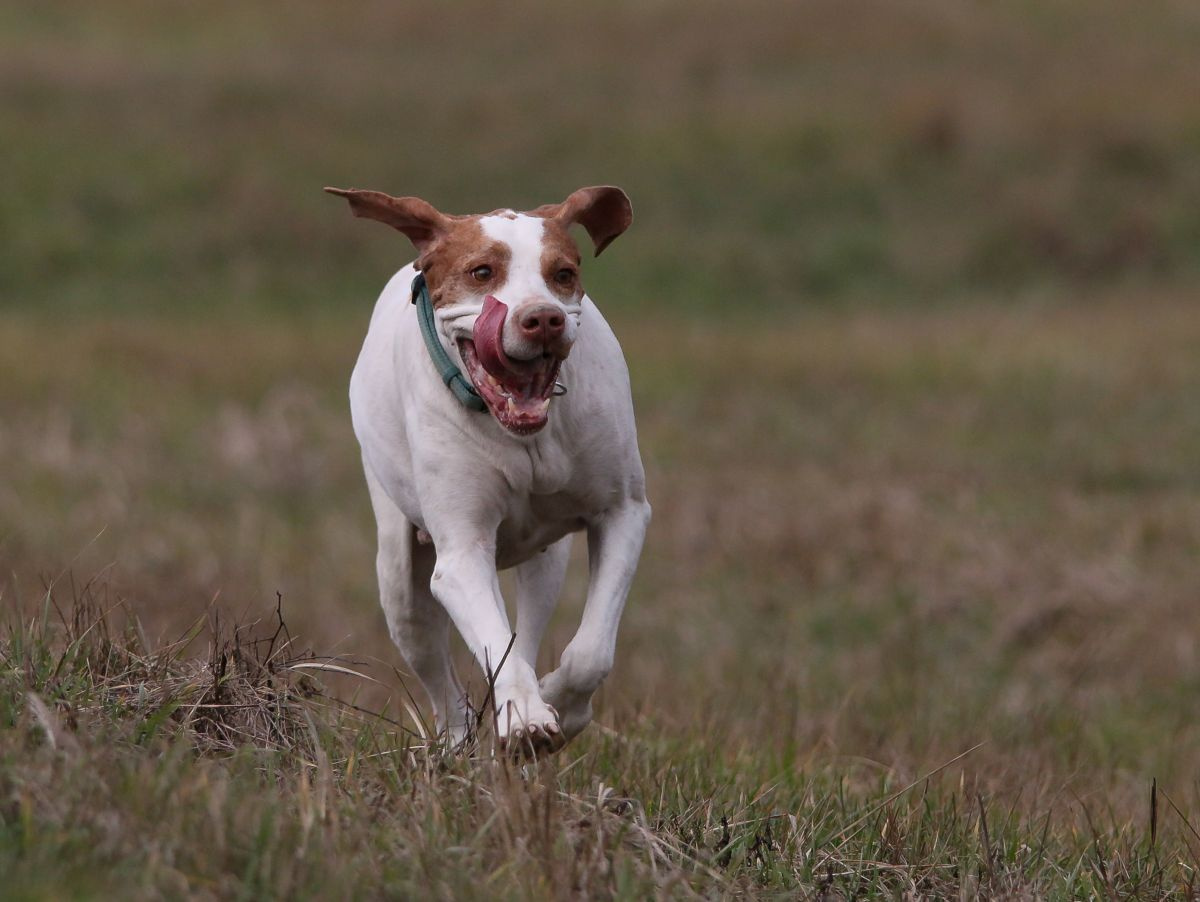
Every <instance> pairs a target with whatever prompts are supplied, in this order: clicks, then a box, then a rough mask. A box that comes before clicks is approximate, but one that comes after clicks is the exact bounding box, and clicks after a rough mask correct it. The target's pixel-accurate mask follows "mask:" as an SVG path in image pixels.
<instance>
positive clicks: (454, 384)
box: [412, 273, 487, 411]
mask: <svg viewBox="0 0 1200 902" xmlns="http://www.w3.org/2000/svg"><path fill="white" fill-rule="evenodd" d="M412 302H413V303H414V304H415V305H416V306H417V321H418V322H419V323H420V324H421V337H422V338H424V339H425V348H426V350H428V351H429V356H430V357H431V358H432V359H433V365H434V366H436V367H437V371H438V375H439V376H441V377H442V381H443V382H444V383H446V388H448V389H450V391H452V392H454V397H456V398H458V400H459V403H460V404H462V406H463V407H465V408H467V410H479V411H483V410H487V405H486V404H484V403H483V398H481V397H479V393H478V392H477V391H475V386H473V385H472V384H471V380H470V379H468V378H467V377H466V376H464V375H463V374H462V370H460V369H459V368H458V367H457V366H455V365H454V361H453V360H451V359H450V355H449V354H447V353H446V349H445V348H444V347H442V343H441V342H440V341H438V337H437V328H436V326H435V325H434V320H433V301H431V300H430V299H429V286H428V285H426V284H425V274H424V273H417V277H416V278H415V279H413V282H412Z"/></svg>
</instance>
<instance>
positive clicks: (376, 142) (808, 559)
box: [0, 0, 1200, 898]
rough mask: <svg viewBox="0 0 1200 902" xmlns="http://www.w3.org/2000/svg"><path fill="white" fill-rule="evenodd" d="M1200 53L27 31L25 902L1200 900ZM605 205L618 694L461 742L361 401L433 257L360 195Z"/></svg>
mask: <svg viewBox="0 0 1200 902" xmlns="http://www.w3.org/2000/svg"><path fill="white" fill-rule="evenodd" d="M481 17H483V18H484V19H486V23H487V24H486V27H481V26H480V24H479V23H480V20H481ZM1198 27H1200V20H1197V17H1196V15H1195V13H1194V11H1193V10H1192V9H1191V7H1190V6H1188V5H1187V4H1185V3H1176V2H1163V3H1153V4H1141V5H1139V6H1138V7H1137V8H1134V7H1131V6H1129V5H1127V4H1122V3H1117V2H1111V3H1110V2H1089V3H1087V4H1083V3H1061V4H1055V5H1053V6H1052V7H1050V6H1045V5H1031V4H1015V5H1014V4H1009V5H1002V6H995V7H987V8H985V7H983V6H978V5H977V6H973V7H970V8H967V7H964V6H963V5H962V4H960V3H957V2H952V0H945V2H942V0H922V2H919V3H913V4H903V5H897V4H893V3H885V2H871V3H868V4H867V5H866V6H865V7H861V8H859V7H854V8H852V7H851V6H848V5H847V4H844V3H839V2H824V0H821V2H812V3H805V4H799V5H793V6H789V7H787V8H786V10H785V9H783V8H782V7H780V6H779V5H778V4H772V3H768V2H766V0H762V2H760V0H754V2H751V3H750V4H748V5H747V4H740V5H730V4H721V3H703V4H701V5H700V6H699V7H698V6H697V5H695V4H679V3H675V2H668V3H661V4H649V5H647V4H634V3H624V2H619V3H616V4H607V5H605V6H604V7H603V8H600V7H593V6H587V5H580V4H574V5H573V4H567V5H561V4H560V5H558V6H555V7H553V8H551V7H548V6H544V5H541V4H536V3H527V2H521V3H518V4H517V6H516V7H514V8H512V9H511V15H499V14H496V13H495V11H494V9H493V7H492V6H491V5H487V6H485V5H483V4H481V3H479V2H476V0H463V2H456V3H453V4H449V5H446V6H444V7H439V12H438V14H437V15H433V14H431V13H428V12H421V11H416V10H406V9H403V8H400V7H398V6H396V5H395V4H392V3H385V2H366V3H362V4H359V5H356V7H355V8H354V10H353V12H350V13H348V12H347V11H346V10H344V9H343V8H341V7H338V8H337V9H334V8H333V7H327V6H326V5H324V4H319V3H315V2H312V3H295V4H292V6H291V7H289V10H288V14H287V15H286V16H281V15H277V14H275V13H272V12H270V11H264V10H258V9H252V8H250V7H247V6H245V5H237V4H229V3H216V4H213V3H210V4H205V6H204V7H203V8H199V7H197V8H195V9H185V8H183V7H178V6H163V5H161V4H157V3H147V2H126V3H121V4H117V5H112V4H108V5H106V6H105V7H104V8H103V9H101V8H100V7H98V6H95V5H94V4H83V3H72V4H67V5H62V4H58V5H54V6H47V5H45V4H40V5H32V4H29V5H24V6H23V5H21V4H18V5H16V6H12V5H9V6H6V7H5V8H4V10H2V11H0V146H3V147H4V148H5V150H6V155H5V162H6V173H7V176H8V182H9V187H8V189H7V190H5V191H4V192H2V193H0V227H2V230H3V233H4V235H5V240H4V241H3V242H0V574H2V575H0V604H2V605H3V607H4V610H5V612H6V615H5V616H6V617H7V621H6V623H7V627H6V628H7V632H6V633H5V634H4V636H5V638H4V639H3V640H0V655H2V656H3V657H2V658H0V873H2V874H4V876H5V880H6V883H5V890H4V891H5V892H6V893H8V894H9V895H14V896H17V897H21V896H28V897H63V896H87V895H92V896H96V897H104V896H108V897H111V896H113V895H121V896H135V897H161V896H163V895H179V894H187V895H192V896H198V897H204V896H212V897H216V898H225V897H228V896H233V895H242V896H246V897H259V896H262V897H269V896H287V897H290V896H300V897H303V896H309V895H311V896H318V895H321V896H335V897H356V896H357V897H375V896H378V895H380V894H385V895H391V896H398V897H405V896H418V895H421V896H424V895H429V894H432V895H435V896H440V897H446V898H450V897H472V896H481V897H482V896H486V897H488V898H495V897H505V898H559V897H563V896H569V895H576V896H599V897H621V898H645V897H647V896H648V895H654V894H657V895H661V896H681V897H686V896H689V895H702V896H705V897H709V898H712V897H721V896H724V895H731V894H735V893H739V894H744V895H751V894H761V895H772V894H774V895H794V894H797V893H805V894H808V895H812V896H816V897H822V896H823V897H826V898H835V897H839V896H840V897H847V898H849V897H858V898H861V897H864V896H872V895H874V896H895V895H898V894H903V893H905V892H908V893H910V894H913V895H927V896H928V895H965V896H990V897H1004V896H1007V897H1013V898H1041V897H1061V898H1092V897H1098V896H1104V897H1109V898H1112V897H1119V896H1137V897H1158V896H1170V895H1177V896H1185V895H1188V894H1191V893H1192V892H1193V889H1194V885H1195V880H1194V874H1195V869H1196V868H1197V867H1200V858H1198V855H1200V836H1198V835H1197V833H1196V832H1194V830H1193V829H1192V828H1193V827H1194V826H1195V827H1197V828H1200V817H1197V812H1198V810H1200V808H1198V802H1200V799H1198V798H1197V793H1196V784H1195V774H1196V773H1197V769H1198V768H1200V753H1198V752H1197V749H1200V732H1198V729H1197V727H1196V723H1197V718H1196V713H1197V712H1196V702H1195V700H1196V698H1197V692H1198V691H1200V651H1198V648H1197V637H1198V636H1200V609H1198V608H1197V605H1196V603H1195V602H1196V586H1197V585H1200V527H1198V526H1197V524H1200V480H1198V479H1197V476H1196V469H1195V462H1196V460H1198V459H1200V413H1198V411H1197V407H1196V404H1195V398H1196V397H1197V394H1198V393H1200V312H1198V308H1197V306H1196V304H1195V297H1196V285H1197V272H1198V270H1197V264H1198V261H1200V256H1197V252H1196V248H1197V247H1200V219H1198V218H1197V215H1196V211H1197V210H1200V182H1198V181H1197V177H1196V172H1197V170H1196V167H1195V166H1194V165H1192V159H1193V157H1194V156H1195V153H1194V151H1195V149H1196V147H1197V140H1198V136H1200V120H1198V119H1197V114H1196V107H1195V104H1194V102H1193V100H1192V98H1193V97H1194V96H1195V95H1196V89H1197V87H1198V85H1197V78H1198V77H1200V76H1198V73H1200V69H1198V68H1197V67H1196V65H1195V52H1194V50H1195V45H1196V36H1197V28H1198ZM413 34H418V35H420V40H416V41H412V40H409V38H408V36H410V35H413ZM448 59H452V60H453V61H454V65H453V66H449V67H447V66H446V65H445V63H446V60H448ZM430 72H437V73H438V74H439V77H438V79H437V81H436V84H435V83H432V82H431V81H430V79H429V78H428V73H430ZM548 84H550V85H553V86H555V90H553V91H547V90H546V85H548ZM414 123H416V126H414ZM431 161H433V162H431ZM599 182H614V183H618V184H621V185H623V186H624V187H625V188H626V189H628V190H629V192H630V194H631V195H632V196H633V198H634V202H635V205H636V208H637V211H638V220H637V224H636V226H635V229H634V230H633V231H631V232H630V233H629V235H628V236H627V237H625V238H623V239H622V241H621V242H620V243H619V244H618V245H617V246H616V247H614V249H613V250H612V251H610V252H609V253H607V254H606V255H605V258H604V260H602V261H598V262H595V263H592V264H589V266H588V268H587V270H586V272H585V276H586V278H587V281H588V285H589V287H590V288H591V289H592V290H593V293H594V295H595V296H596V297H597V299H598V300H599V301H600V303H601V304H602V305H603V306H604V307H605V309H606V310H608V311H611V312H612V315H613V316H612V318H613V320H614V322H615V326H616V329H617V332H618V334H619V335H620V336H621V338H622V341H623V342H624V345H625V348H626V351H627V355H628V357H629V359H630V363H631V367H632V370H633V378H634V387H635V392H636V398H635V400H636V403H637V407H638V413H639V423H640V429H641V436H642V445H643V452H644V456H645V459H646V463H647V467H648V472H649V479H650V489H651V500H652V501H653V503H654V507H655V521H654V525H653V529H652V532H651V536H650V541H649V544H648V547H647V550H646V555H645V557H644V560H643V565H642V568H641V571H640V575H639V579H638V583H637V585H636V587H635V590H634V594H633V597H632V599H631V603H630V606H629V610H628V613H627V617H626V621H625V626H624V629H623V634H622V638H621V642H620V644H619V645H620V647H619V656H618V661H617V666H616V669H615V672H614V675H613V677H612V679H611V680H610V683H609V685H608V686H607V688H606V689H605V691H604V693H603V695H602V697H601V699H600V702H599V705H598V710H599V712H600V716H599V720H600V724H601V726H600V727H599V728H597V729H595V730H592V731H589V734H587V735H586V736H585V737H584V738H583V739H582V740H581V741H580V742H579V743H578V744H576V745H573V746H572V747H571V748H570V749H569V750H568V751H567V753H566V754H565V755H563V756H562V757H561V758H560V759H559V760H558V761H555V762H550V763H549V764H546V765H543V766H541V767H538V768H530V769H526V770H518V769H515V768H513V767H512V766H510V765H505V764H502V763H496V762H492V761H491V760H490V759H489V758H487V757H486V756H485V755H484V756H478V757H476V758H470V757H464V758H446V757H443V756H442V755H440V754H439V753H438V752H437V751H436V750H433V751H431V750H430V749H429V748H428V747H427V743H426V742H425V741H424V740H423V739H421V738H420V735H419V734H420V732H421V725H420V715H419V713H418V714H415V715H414V714H413V713H410V711H409V710H408V709H407V707H406V705H405V701H406V699H407V696H406V692H405V690H404V688H403V686H402V674H398V673H397V672H396V671H395V670H394V666H395V665H396V664H398V661H397V657H396V653H395V651H394V649H393V648H392V647H391V645H390V643H389V642H388V641H387V638H386V633H385V630H384V629H383V624H382V617H381V614H380V613H379V610H378V606H377V603H376V600H375V586H374V578H373V565H372V557H373V553H374V548H373V545H374V542H373V535H372V521H371V515H370V512H369V506H368V501H367V497H366V492H365V491H364V488H363V484H362V477H361V472H360V465H359V461H358V454H357V451H356V448H355V445H354V441H353V438H352V435H351V432H350V428H349V416H348V411H347V404H346V400H345V389H346V382H347V377H348V373H349V370H350V367H351V366H352V362H353V359H354V356H355V353H356V350H357V346H358V342H359V341H360V340H361V336H362V334H363V332H364V330H365V326H366V319H367V316H368V314H369V305H370V300H371V299H372V298H373V297H374V296H375V295H376V293H377V292H378V290H379V288H380V286H381V285H382V283H383V282H384V280H385V279H386V277H387V276H388V275H389V274H390V271H391V269H393V268H396V267H398V266H399V265H400V264H401V263H402V262H404V257H405V254H406V253H407V251H406V250H404V248H403V247H402V246H401V245H400V244H398V243H397V239H396V238H395V236H390V235H388V234H387V233H386V230H382V229H380V230H374V229H371V228H368V227H366V226H362V225H361V224H360V223H355V222H353V221H352V220H350V219H349V218H348V217H346V216H345V213H344V210H342V209H341V208H339V207H336V206H331V205H330V203H329V202H328V198H326V197H325V196H324V195H322V194H321V193H320V191H319V188H320V186H321V185H324V184H329V183H345V184H361V185H371V186H378V187H381V188H386V189H390V190H393V191H396V192H401V193H415V194H421V195H426V196H428V197H430V198H431V199H433V200H435V201H437V202H438V203H439V204H441V205H442V206H444V207H445V208H446V209H448V210H452V211H461V210H467V209H481V208H490V207H494V206H496V205H498V204H502V203H503V204H515V205H518V206H521V205H529V204H536V203H540V202H542V201H545V200H548V199H552V198H555V197H561V196H563V195H565V194H566V193H567V192H568V191H570V190H572V189H574V188H575V187H577V186H578V185H580V184H584V183H599ZM575 565H576V571H575V574H574V576H573V577H572V580H571V581H570V584H569V587H568V593H567V594H568V597H567V599H566V603H565V605H564V609H563V611H562V612H561V614H560V616H559V617H558V618H557V619H556V621H555V622H554V623H553V624H552V627H551V633H550V641H549V643H548V644H549V648H548V649H547V651H546V657H545V659H544V661H543V662H542V663H543V665H548V664H549V663H550V661H551V659H552V658H551V655H552V653H553V652H554V651H555V650H558V649H561V648H562V647H563V645H564V644H565V642H566V641H567V639H568V638H569V636H570V635H571V627H572V626H573V624H574V622H576V621H577V618H578V611H579V606H580V604H581V601H582V592H583V582H584V580H583V578H582V569H581V567H582V561H576V562H575ZM72 580H75V581H76V582H77V583H78V584H80V585H87V586H90V587H91V588H89V589H88V590H86V591H82V590H81V591H73V590H71V589H70V588H69V587H70V586H71V585H72ZM46 585H50V586H52V590H51V591H49V592H47V591H46V590H45V588H44V587H45V586H46ZM95 592H99V593H101V595H100V598H101V599H102V604H101V608H102V609H103V610H105V611H109V614H108V618H109V619H105V618H103V617H99V616H98V615H97V611H96V609H95V607H94V606H93V605H92V602H93V601H95V594H94V593H95ZM90 593H91V594H90ZM277 593H281V594H282V597H283V601H282V611H283V615H284V617H286V620H287V623H288V625H289V627H290V628H291V635H293V636H295V637H296V642H293V643H291V644H288V643H286V641H285V642H284V643H283V644H282V645H281V644H280V643H281V641H282V637H280V638H279V639H277V640H276V642H275V644H274V645H272V644H271V642H270V637H271V635H272V634H273V633H274V630H275V615H274V612H275V610H276V599H277ZM89 599H90V600H89ZM51 601H55V602H57V604H58V605H61V608H62V614H61V616H60V615H59V614H58V613H57V611H56V605H55V604H53V603H50V602H51ZM214 619H215V620H217V621H219V623H227V624H232V623H248V622H256V621H259V620H261V624H260V626H259V627H258V628H256V629H255V630H251V631H249V632H247V631H245V630H243V631H242V633H241V634H239V635H237V636H234V635H231V634H230V633H228V632H225V631H223V630H221V629H218V630H216V631H215V632H212V631H210V630H209V629H208V627H207V626H205V627H204V628H203V629H202V630H201V631H200V632H199V633H196V634H193V633H192V632H191V630H192V629H193V627H194V626H195V625H196V624H202V625H207V624H210V623H211V622H212V621H213V620H214ZM138 625H140V628H139V627H138ZM264 631H265V632H264ZM181 636H183V637H185V638H188V637H190V638H191V644H190V645H189V644H183V643H182V642H180V641H179V637H181ZM261 638H265V639H266V640H267V641H266V642H260V641H259V640H260V639H261ZM310 644H311V645H312V646H313V647H314V648H315V650H316V651H317V652H319V653H320V655H323V656H332V657H335V658H336V659H337V660H339V661H344V662H347V661H348V662H353V663H352V664H351V665H350V667H351V669H353V670H355V671H357V672H359V673H361V674H363V677H361V678H360V677H353V676H349V675H346V674H340V673H329V672H325V673H321V674H314V673H313V672H312V671H311V670H308V671H306V670H304V669H301V671H299V672H297V671H295V670H291V669H289V667H288V664H289V662H291V663H292V664H294V663H296V662H295V661H294V660H293V658H294V657H295V656H297V655H299V654H300V652H301V649H306V648H307V647H308V646H309V645H310ZM222 649H223V650H224V651H223V652H222V651H221V650H222ZM268 649H270V651H268ZM222 660H224V661H225V664H224V665H223V668H224V669H223V670H222V665H221V663H220V662H221V661H222ZM321 660H326V658H322V659H321ZM301 663H302V662H301ZM318 678H319V679H318ZM376 681H377V682H376ZM480 683H481V680H480V679H479V678H478V677H475V679H474V687H473V688H474V690H475V692H476V697H477V698H478V697H479V696H480V694H481V693H480V691H479V690H480V689H481V688H482V687H481V686H480ZM221 693H225V695H222V694H221ZM347 704H354V705H356V706H357V708H348V707H346V705H347ZM228 705H232V707H228ZM214 706H217V707H214ZM980 743H982V745H981V744H980ZM967 750H971V751H970V752H969V754H967V755H965V757H959V756H961V755H962V754H963V753H964V752H965V751H967ZM948 762H953V763H952V764H951V765H950V766H948V767H946V768H945V769H944V770H939V768H942V767H943V765H946V764H947V763H948ZM927 775H929V776H928V777H927ZM1156 779H1157V784H1155V783H1154V782H1153V781H1154V780H1156ZM1151 786H1156V787H1157V788H1156V790H1155V805H1154V807H1153V808H1152V807H1151V804H1150V798H1151V795H1150V793H1151ZM1152 811H1153V812H1154V814H1153V816H1152V814H1151V812H1152ZM1152 824H1153V827H1152V826H1151V825H1152Z"/></svg>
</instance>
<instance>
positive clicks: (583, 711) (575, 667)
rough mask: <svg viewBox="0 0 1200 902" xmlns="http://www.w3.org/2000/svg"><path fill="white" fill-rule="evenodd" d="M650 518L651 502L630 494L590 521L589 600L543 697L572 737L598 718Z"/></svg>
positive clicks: (544, 683)
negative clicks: (595, 698) (598, 701)
mask: <svg viewBox="0 0 1200 902" xmlns="http://www.w3.org/2000/svg"><path fill="white" fill-rule="evenodd" d="M649 522H650V505H649V504H648V503H646V501H645V500H644V499H639V500H635V499H629V500H628V501H626V502H625V503H624V504H622V505H620V506H619V507H615V508H612V509H610V510H608V511H606V512H605V513H604V514H603V515H602V516H600V517H598V518H597V519H596V520H594V521H593V522H591V523H589V524H588V568H589V570H590V573H591V575H590V579H589V581H588V597H587V603H586V604H585V605H584V609H583V620H582V621H581V622H580V624H579V630H578V632H576V633H575V638H573V639H572V640H571V641H570V642H568V643H567V647H566V648H565V649H563V653H562V659H561V661H560V662H559V665H558V669H557V670H555V671H553V672H552V673H548V674H547V675H546V676H545V677H544V678H543V679H542V682H541V688H542V697H543V698H545V699H546V701H547V702H549V703H550V704H551V705H553V706H554V707H555V708H556V709H557V710H558V713H559V723H560V724H561V725H562V729H563V733H564V735H565V736H566V738H567V739H571V738H572V737H574V736H576V735H578V734H579V733H580V732H581V731H582V730H583V728H584V727H586V726H587V725H588V723H589V722H590V721H591V719H592V695H593V694H594V693H595V691H596V690H597V689H598V688H599V686H600V684H601V683H602V682H603V681H604V678H605V677H606V676H608V672H609V671H610V670H611V669H612V663H613V654H614V653H615V651H616V647H617V627H618V625H619V624H620V622H621V612H622V611H623V610H624V608H625V597H626V596H627V595H628V594H629V586H630V584H631V583H632V582H633V574H634V571H635V570H636V569H637V562H638V556H639V555H640V554H641V551H642V542H643V541H644V539H645V537H646V526H647V525H648V524H649Z"/></svg>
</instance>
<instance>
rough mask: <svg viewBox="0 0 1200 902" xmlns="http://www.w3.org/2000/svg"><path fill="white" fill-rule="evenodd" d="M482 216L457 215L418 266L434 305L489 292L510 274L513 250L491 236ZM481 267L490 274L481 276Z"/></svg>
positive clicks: (419, 260)
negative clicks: (488, 270) (482, 221)
mask: <svg viewBox="0 0 1200 902" xmlns="http://www.w3.org/2000/svg"><path fill="white" fill-rule="evenodd" d="M481 218H482V217H480V216H456V217H454V218H453V220H452V222H451V224H450V226H449V227H448V228H447V229H446V230H445V231H444V232H443V233H442V234H441V235H440V236H439V237H438V238H437V240H436V241H434V242H433V244H431V245H430V246H429V247H428V248H427V249H426V250H425V252H424V253H423V254H421V257H420V259H418V260H417V268H418V269H419V270H421V272H423V273H424V274H425V282H426V284H428V285H429V298H430V300H431V301H432V302H433V306H435V307H449V306H452V305H453V304H457V303H459V302H460V301H462V300H463V299H464V298H467V297H470V296H472V295H479V294H488V293H489V291H490V289H491V288H492V287H494V286H496V285H502V284H503V283H504V280H505V279H506V278H507V277H508V265H509V261H510V260H511V258H512V250H511V249H510V248H509V246H508V245H507V244H504V243H502V242H499V241H493V240H492V239H490V238H488V237H487V236H486V235H485V234H484V232H483V227H482V226H481V225H480V224H479V220H480V219H481ZM480 267H487V268H488V269H490V273H488V274H487V275H486V277H482V278H481V276H483V273H482V272H480V271H479V270H480Z"/></svg>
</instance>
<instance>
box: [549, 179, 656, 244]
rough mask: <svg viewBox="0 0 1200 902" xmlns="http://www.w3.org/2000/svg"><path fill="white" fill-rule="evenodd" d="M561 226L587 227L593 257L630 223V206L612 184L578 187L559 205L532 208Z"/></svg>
mask: <svg viewBox="0 0 1200 902" xmlns="http://www.w3.org/2000/svg"><path fill="white" fill-rule="evenodd" d="M533 212H534V213H537V214H538V215H540V216H545V217H546V218H547V219H556V220H558V221H559V222H561V223H562V224H563V225H564V226H570V225H574V224H575V223H579V224H580V225H581V226H583V227H584V228H585V229H587V233H588V236H589V237H590V238H591V239H592V243H593V244H594V245H595V246H596V256H597V257H599V256H600V252H601V251H603V250H604V249H605V248H606V247H608V246H609V245H610V244H611V243H612V241H613V239H614V238H616V237H617V236H618V235H620V234H621V233H622V232H624V231H625V230H626V229H627V228H629V224H630V223H631V222H633V207H632V205H631V204H630V203H629V198H628V197H627V196H626V195H625V192H624V191H622V190H621V189H620V188H617V187H615V186H613V185H600V186H598V187H595V188H580V189H579V190H578V191H576V192H575V193H574V194H572V195H571V196H570V197H568V198H567V199H566V200H564V201H563V202H562V203H561V204H549V205H547V206H544V207H538V208H537V209H536V210H534V211H533Z"/></svg>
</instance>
